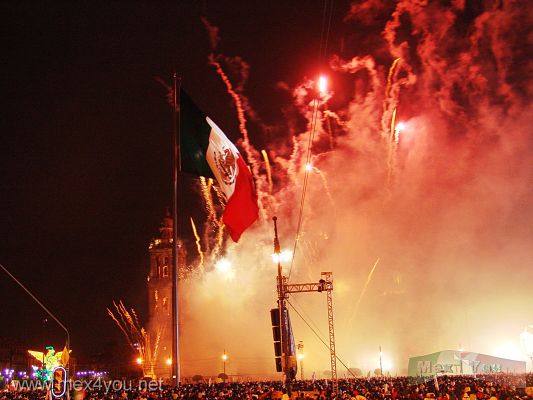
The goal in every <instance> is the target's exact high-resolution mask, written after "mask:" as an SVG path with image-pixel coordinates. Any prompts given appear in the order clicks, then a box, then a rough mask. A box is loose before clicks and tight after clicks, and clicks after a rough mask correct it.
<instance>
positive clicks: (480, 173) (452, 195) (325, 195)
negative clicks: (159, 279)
mask: <svg viewBox="0 0 533 400" xmlns="http://www.w3.org/2000/svg"><path fill="white" fill-rule="evenodd" d="M324 4H326V5H328V7H329V5H331V4H333V5H334V7H333V9H332V13H331V16H332V17H331V25H330V30H329V36H328V38H329V41H328V42H327V48H326V49H325V50H326V51H325V54H323V53H324V52H323V51H322V52H321V51H320V48H321V47H322V50H324V44H325V42H324V37H325V36H324V35H322V41H321V30H322V27H323V25H322V20H323V11H324ZM328 10H329V9H328ZM0 11H1V15H2V17H3V18H2V20H3V23H2V27H1V28H0V32H1V36H0V37H1V38H2V39H1V49H2V50H1V52H0V58H1V71H2V73H1V75H0V79H1V91H2V118H1V124H2V128H1V141H0V151H1V152H0V155H1V157H0V185H1V186H0V193H1V195H0V230H1V231H0V263H2V264H3V265H4V266H5V267H6V268H8V269H9V270H10V271H11V272H12V273H13V274H14V275H15V276H16V277H18V278H19V279H20V280H21V281H22V282H23V283H25V284H26V285H27V287H28V288H29V289H30V290H31V291H33V293H34V294H35V295H37V297H39V298H40V299H41V300H42V301H43V302H44V304H45V305H46V306H48V307H49V308H50V309H51V310H52V311H53V312H54V313H55V314H56V315H57V316H58V317H59V319H60V320H61V321H63V322H64V324H65V325H66V326H67V327H68V328H69V329H70V331H71V345H72V348H73V351H74V354H75V355H78V356H81V357H84V356H91V355H94V354H98V353H106V352H110V351H115V350H116V349H118V348H124V347H125V341H124V339H123V338H122V337H121V334H120V331H119V330H118V329H117V327H116V326H115V325H114V323H113V321H112V320H111V319H110V318H109V317H108V316H107V314H106V307H109V306H111V304H112V301H113V300H118V299H122V300H124V302H125V304H126V305H128V306H133V307H135V309H136V310H137V311H138V312H139V315H140V316H141V319H145V317H146V314H147V309H146V307H147V305H146V303H147V298H146V297H147V294H146V274H147V272H148V244H149V241H150V240H151V239H152V238H153V237H155V236H156V235H157V234H158V228H159V224H160V222H161V219H162V217H163V216H164V215H165V210H166V209H167V207H170V206H171V176H172V174H171V172H172V171H171V157H170V155H171V149H170V145H171V134H172V110H171V107H170V106H169V104H168V101H167V94H168V93H167V89H166V87H165V85H166V84H169V83H170V82H171V74H172V72H173V71H176V72H177V73H178V74H179V75H180V76H181V77H182V85H183V87H184V88H185V89H186V90H187V92H188V94H189V95H190V96H191V97H192V98H193V99H194V100H195V102H196V103H197V105H198V106H199V107H200V108H201V109H202V110H203V111H204V112H205V113H206V114H208V115H209V116H210V117H211V118H212V119H213V121H215V122H216V123H217V125H219V126H220V127H221V128H222V130H223V131H224V132H225V133H226V134H227V136H228V137H229V138H230V139H231V140H232V141H234V142H235V143H236V144H237V146H238V147H239V149H240V150H241V153H242V154H243V155H244V156H245V157H246V158H247V161H248V163H249V164H250V165H251V166H252V170H253V169H254V168H255V172H254V174H255V175H254V177H255V183H256V187H257V190H258V194H259V197H260V209H261V220H260V222H258V223H256V224H255V225H254V226H253V227H252V228H251V229H250V230H249V231H247V232H245V234H244V235H243V239H241V241H240V242H239V244H238V245H233V244H232V243H231V242H229V241H226V242H224V243H223V245H222V246H221V248H218V249H217V251H218V253H217V251H214V250H213V249H214V248H216V246H214V245H213V240H214V239H213V236H214V235H212V236H209V234H206V235H204V232H206V231H208V230H207V229H206V228H205V227H206V225H204V224H203V222H204V221H205V219H206V213H205V210H204V204H203V203H202V196H201V194H200V189H199V185H198V181H197V180H196V179H194V178H192V177H188V176H185V177H184V178H183V181H182V187H181V193H182V194H183V199H182V204H181V216H182V218H181V223H180V225H181V231H182V232H183V239H184V240H185V242H186V245H187V249H188V251H189V258H188V262H189V263H190V264H191V265H198V263H199V259H200V257H199V255H198V254H197V253H196V247H195V243H194V239H193V237H192V232H191V225H190V223H189V217H193V218H194V219H195V220H196V222H197V226H198V227H199V231H200V233H201V236H202V240H201V245H202V246H203V249H204V250H205V251H206V254H205V275H201V276H199V277H196V278H194V279H191V280H190V281H187V286H186V287H185V288H184V291H183V296H184V303H185V306H184V308H183V309H182V312H183V314H182V316H183V318H184V321H185V322H184V326H185V327H186V329H184V330H182V333H183V335H184V343H186V346H184V347H186V349H185V353H186V354H185V355H184V360H185V361H187V362H189V361H190V363H189V364H188V365H185V370H186V373H190V374H194V373H197V372H202V373H203V371H207V372H209V368H211V369H212V371H211V372H213V373H215V372H216V369H217V368H218V367H219V366H217V365H215V364H213V363H212V362H211V364H209V365H207V364H206V365H203V364H201V363H200V361H201V360H200V361H199V362H198V363H197V364H194V363H193V361H194V358H198V359H203V360H207V359H209V357H211V359H213V357H214V354H215V355H216V354H218V352H220V351H222V349H227V350H228V352H229V354H231V355H232V357H234V355H235V354H236V353H238V352H240V356H241V357H242V359H243V361H242V362H241V363H240V364H239V363H235V364H233V365H232V366H231V367H232V368H234V370H233V372H238V371H237V368H240V369H241V370H240V372H242V373H248V372H249V371H256V372H257V373H262V372H264V371H270V372H272V370H273V361H272V359H271V357H272V344H271V341H270V340H271V337H270V335H271V330H270V328H271V327H270V321H269V319H268V318H269V317H268V309H269V308H270V307H271V306H273V305H274V298H275V294H274V286H273V285H274V279H273V270H272V265H271V260H270V252H271V246H272V227H271V224H270V223H269V222H268V221H269V220H270V217H271V216H272V215H274V214H276V215H277V216H278V217H279V223H280V235H281V241H282V246H283V247H284V248H290V247H292V245H293V243H294V238H295V232H296V226H297V223H298V210H299V209H298V205H299V204H300V193H301V187H302V186H301V185H302V180H303V176H304V174H305V173H306V172H305V151H306V149H307V146H308V138H309V136H310V135H309V130H310V126H312V123H311V120H312V115H313V111H312V107H313V106H312V104H315V103H313V102H312V101H311V99H313V98H314V96H315V95H316V90H315V89H314V88H315V86H314V80H315V79H316V77H317V76H318V74H319V72H322V71H324V70H325V71H326V74H327V75H328V76H329V79H330V83H331V89H330V91H329V92H328V93H327V94H326V95H324V97H321V98H320V106H319V112H318V114H319V117H320V120H319V122H318V124H317V125H316V135H315V136H314V142H313V146H312V153H313V157H312V165H313V168H314V169H313V170H312V172H311V173H310V175H309V176H310V178H309V179H310V180H309V186H308V193H307V197H306V202H305V208H304V211H305V212H304V213H303V223H302V231H301V232H300V233H301V237H300V238H301V241H300V242H299V246H300V247H299V248H298V249H297V253H296V257H295V263H294V265H295V267H294V272H293V279H296V280H301V281H309V280H315V279H318V277H319V274H320V271H325V270H327V271H330V270H332V271H333V272H334V276H335V285H336V286H335V291H334V295H335V307H336V310H335V312H336V314H335V315H336V317H335V318H336V338H337V344H338V346H337V348H338V349H339V353H341V352H342V354H343V356H345V360H346V361H348V362H350V363H351V365H352V366H358V367H362V368H363V369H365V368H366V369H367V370H373V369H374V368H375V367H376V366H375V354H377V349H378V348H379V347H380V346H382V345H383V348H384V349H386V351H387V352H388V354H393V353H394V357H396V358H395V359H392V358H391V360H390V361H391V362H392V363H394V364H395V365H399V366H403V365H404V364H405V360H406V359H407V357H408V356H409V355H419V354H423V353H424V352H425V353H430V352H435V351H440V350H443V349H454V348H457V347H458V346H459V345H461V346H464V347H467V348H469V349H470V350H472V351H478V352H484V353H487V354H492V355H497V356H507V355H509V354H510V357H511V356H513V357H518V356H516V354H520V352H519V350H518V347H519V343H518V335H519V333H520V332H521V330H522V329H523V327H525V326H527V325H528V324H531V323H532V322H533V308H532V307H533V301H532V300H533V298H532V296H531V281H532V279H533V276H532V273H533V272H532V271H533V270H532V269H531V265H532V263H533V252H532V250H531V243H532V242H533V211H532V208H531V204H532V202H533V186H532V185H531V182H532V181H533V169H532V168H531V166H532V165H533V161H532V154H533V151H532V149H533V135H531V129H530V127H531V124H532V121H533V115H532V112H531V96H532V95H533V94H532V93H533V86H532V85H531V73H530V63H529V58H530V57H529V56H528V52H527V49H528V43H527V40H528V37H530V26H531V21H528V16H527V15H526V14H527V13H524V12H523V10H522V9H521V6H520V5H519V4H518V3H514V2H505V1H503V2H472V1H450V2H448V1H440V2H437V1H435V2H433V1H431V2H427V4H425V3H423V2H410V1H407V0H401V1H398V2H390V1H386V0H366V1H359V0H358V1H354V2H349V1H335V2H331V1H325V2H323V1H314V2H309V1H290V2H286V1H262V2H256V1H245V0H243V1H240V0H239V1H231V2H229V1H225V2H222V1H174V2H156V3H154V2H125V1H117V2H106V3H104V2H82V3H67V2H52V3H50V4H39V3H36V2H15V1H12V2H2V3H1V5H0ZM327 15H329V14H327ZM203 21H204V22H203ZM205 21H209V22H208V23H205ZM217 29H218V31H217ZM528 35H529V36H528ZM326 36H327V35H326ZM215 37H216V38H218V39H219V41H218V42H216V41H215V42H216V43H215V42H213V39H214V38H215ZM213 44H216V46H215V48H213V46H212V45H213ZM321 45H322V46H321ZM212 53H214V54H215V57H216V59H217V61H218V62H220V63H221V65H222V68H223V70H224V71H225V73H226V74H227V75H228V77H229V79H230V81H231V82H232V84H233V87H234V88H235V90H236V91H237V92H238V93H239V95H240V96H241V99H243V104H244V105H243V108H244V114H245V115H246V117H247V120H248V123H247V125H246V127H247V129H248V131H249V135H250V143H248V144H247V143H246V140H244V139H243V138H244V136H245V135H244V134H243V132H242V131H240V129H239V121H238V118H237V112H236V111H237V110H236V106H235V104H234V101H233V99H232V97H231V96H230V95H229V94H228V91H227V88H226V85H225V84H224V82H223V79H222V78H221V76H219V74H217V72H216V70H215V68H214V67H213V66H212V65H210V64H209V57H210V54H212ZM321 53H322V55H324V57H320V55H321ZM395 60H397V61H395ZM317 101H318V100H317ZM393 113H394V115H395V118H396V120H395V121H396V122H398V121H401V122H402V123H404V126H405V129H404V131H402V132H401V133H398V134H397V136H396V137H395V136H394V135H393V134H391V132H390V129H392V128H391V127H392V126H393V125H394V124H393V122H394V121H393ZM396 127H398V125H395V128H396ZM248 145H250V146H252V147H253V149H252V150H253V151H251V152H248V151H247V150H246V146H248ZM262 149H266V150H267V151H268V154H269V157H270V162H271V164H272V175H273V182H272V184H270V183H269V182H267V178H266V164H265V163H264V162H263V160H262V158H261V156H260V153H259V152H260V150H262ZM254 151H256V153H254ZM217 210H218V212H219V213H220V207H219V208H218V209H217ZM211 228H212V231H217V229H218V230H219V229H220V226H215V227H214V228H213V227H211ZM217 232H218V231H217ZM206 237H208V238H209V239H206ZM209 246H211V247H209ZM206 249H207V250H206ZM219 250H220V251H219ZM222 255H224V256H226V257H227V258H228V259H230V260H231V262H232V263H233V266H234V268H235V271H233V273H235V274H236V276H237V277H238V279H234V280H232V279H233V278H231V277H228V276H223V275H222V274H221V273H219V271H217V270H216V266H215V262H216V260H217V259H218V257H220V256H222ZM376 259H379V260H380V261H379V264H377V268H376V271H375V273H374V274H373V275H372V273H370V274H369V272H370V269H371V267H372V265H374V263H375V262H376ZM365 282H366V283H365ZM367 286H368V287H367ZM0 300H1V304H0V305H1V306H0V337H1V338H4V337H5V338H8V339H14V340H18V341H20V342H22V343H23V344H27V345H28V346H42V345H43V343H44V342H46V343H50V344H53V345H55V346H56V347H61V346H62V344H63V337H64V336H63V333H62V331H61V329H59V328H57V327H56V325H55V323H53V322H52V321H50V322H49V323H48V326H47V328H46V329H45V330H43V327H42V322H41V321H42V319H43V318H45V317H46V316H45V314H44V313H43V312H42V311H41V310H40V308H39V307H38V306H37V305H35V304H34V303H33V302H32V300H31V299H29V298H28V296H27V295H26V294H25V293H24V292H23V291H22V290H21V289H20V288H19V287H18V286H16V285H15V284H14V283H13V282H12V281H11V280H10V279H9V278H8V277H6V276H5V275H4V274H0ZM299 300H300V299H299ZM323 303H324V302H322V299H318V298H312V299H311V298H309V302H308V299H307V298H306V300H305V302H304V301H303V300H302V304H303V305H302V309H307V311H310V310H313V312H312V313H311V314H313V317H315V314H316V315H317V316H316V318H317V320H318V318H321V320H320V321H321V323H323V324H326V320H325V318H322V316H321V314H320V313H319V312H318V311H316V313H315V310H319V308H318V307H323V306H324V304H323ZM297 321H298V320H297V319H296V318H293V323H294V330H295V332H297V338H296V339H297V340H300V338H303V340H304V341H305V343H306V349H308V351H309V352H310V353H311V351H313V352H314V354H315V355H316V357H315V358H314V359H313V358H312V357H309V358H307V356H306V362H307V363H308V364H307V365H308V370H309V371H311V368H314V369H313V370H315V369H316V370H317V371H320V370H324V369H325V368H327V367H328V363H329V356H328V355H327V354H326V353H325V352H324V348H323V346H322V344H321V343H320V342H318V341H317V340H316V338H315V337H314V336H313V335H312V334H311V333H310V332H309V330H308V329H307V327H306V326H305V325H303V323H301V322H297ZM495 321H496V323H495ZM495 325H496V326H497V329H496V328H495ZM221 326H224V327H225V329H220V327H221ZM412 327H416V329H412ZM457 327H460V329H457ZM472 327H475V329H472ZM322 328H323V329H324V331H326V330H327V326H326V325H322ZM252 331H253V332H254V334H253V335H251V336H250V335H249V332H252ZM213 332H216V334H214V333H213ZM245 342H246V343H248V346H242V343H245ZM195 346H196V347H195ZM187 352H188V353H187ZM232 352H233V353H232ZM391 357H392V356H391ZM215 359H217V360H218V356H217V357H215ZM245 359H248V360H254V361H253V362H255V363H256V364H245V361H244V360H245ZM258 360H259V361H258ZM185 361H184V362H185ZM187 368H188V369H187ZM398 368H399V367H398ZM397 371H399V372H401V369H398V370H397Z"/></svg>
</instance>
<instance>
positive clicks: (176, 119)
mask: <svg viewBox="0 0 533 400" xmlns="http://www.w3.org/2000/svg"><path fill="white" fill-rule="evenodd" d="M173 83H174V92H173V93H174V96H173V103H174V104H173V109H174V113H173V125H174V129H173V135H172V174H173V190H172V200H173V201H172V202H173V207H172V219H173V229H172V265H173V268H172V270H173V273H172V382H173V383H174V384H175V385H176V386H177V385H179V384H180V382H181V371H180V351H179V338H180V335H179V307H178V306H179V297H178V283H179V276H178V274H179V253H178V237H179V235H178V230H179V219H178V217H179V216H178V205H179V177H180V170H181V157H180V112H179V98H180V96H179V89H180V87H181V79H179V78H178V77H177V75H176V72H174V75H173Z"/></svg>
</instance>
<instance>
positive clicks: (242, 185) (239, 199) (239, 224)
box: [222, 154, 259, 242]
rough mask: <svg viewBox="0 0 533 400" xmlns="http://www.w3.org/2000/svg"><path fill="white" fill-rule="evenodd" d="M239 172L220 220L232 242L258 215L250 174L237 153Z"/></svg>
mask: <svg viewBox="0 0 533 400" xmlns="http://www.w3.org/2000/svg"><path fill="white" fill-rule="evenodd" d="M237 165H238V167H239V173H238V174H237V177H236V181H235V191H234V192H233V195H232V196H231V197H230V198H229V199H228V203H227V204H226V209H225V210H224V215H223V216H222V221H223V222H224V224H225V225H226V226H227V227H228V230H229V234H230V236H231V238H232V239H233V241H234V242H238V241H239V238H240V237H241V234H242V233H243V232H244V231H245V230H246V228H248V227H249V226H250V225H252V224H253V223H254V222H255V220H256V219H257V218H258V216H259V208H258V207H257V195H256V193H255V189H254V182H253V178H252V174H251V173H250V171H249V170H248V167H247V166H246V163H245V162H244V160H243V158H242V156H241V155H240V154H239V158H237Z"/></svg>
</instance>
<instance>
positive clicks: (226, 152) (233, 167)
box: [215, 147, 237, 185]
mask: <svg viewBox="0 0 533 400" xmlns="http://www.w3.org/2000/svg"><path fill="white" fill-rule="evenodd" d="M236 161H237V160H236V158H235V155H234V154H233V152H232V151H231V149H229V148H227V147H225V148H222V151H215V163H216V166H217V169H218V170H219V172H220V176H221V177H222V180H223V181H224V183H225V184H226V185H233V183H234V182H235V177H236V176H237V162H236Z"/></svg>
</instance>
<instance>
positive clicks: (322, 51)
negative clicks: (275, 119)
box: [287, 0, 333, 280]
mask: <svg viewBox="0 0 533 400" xmlns="http://www.w3.org/2000/svg"><path fill="white" fill-rule="evenodd" d="M330 4H331V6H330V7H329V18H328V17H327V14H328V0H324V11H323V13H322V30H321V32H320V43H319V63H320V66H322V62H323V58H325V57H326V52H327V48H328V41H329V32H330V28H331V19H332V16H333V0H331V3H330ZM326 19H327V21H328V22H327V27H326ZM319 96H320V94H319V93H318V92H317V93H316V96H315V101H314V106H313V115H312V117H311V129H310V131H309V142H308V144H307V154H306V161H305V174H304V181H303V184H302V195H301V197H300V209H299V212H298V225H297V227H296V236H295V238H294V245H293V250H292V257H291V265H290V267H289V273H288V274H287V280H289V279H290V278H291V272H292V267H293V266H294V259H295V257H296V250H297V246H298V240H300V232H301V229H302V221H303V210H304V205H305V197H306V192H307V184H308V181H309V172H310V171H309V167H308V166H309V165H310V161H311V155H312V151H311V150H312V146H313V139H314V137H315V132H316V125H317V119H318V106H319Z"/></svg>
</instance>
